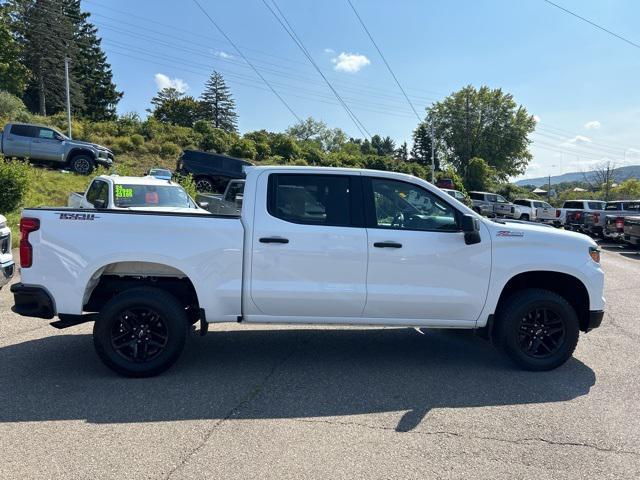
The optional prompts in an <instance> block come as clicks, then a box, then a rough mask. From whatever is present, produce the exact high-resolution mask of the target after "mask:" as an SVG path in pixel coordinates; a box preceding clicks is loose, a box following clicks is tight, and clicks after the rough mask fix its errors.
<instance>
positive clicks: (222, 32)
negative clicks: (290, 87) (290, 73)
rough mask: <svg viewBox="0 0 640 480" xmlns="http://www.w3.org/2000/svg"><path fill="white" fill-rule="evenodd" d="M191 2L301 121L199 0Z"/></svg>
mask: <svg viewBox="0 0 640 480" xmlns="http://www.w3.org/2000/svg"><path fill="white" fill-rule="evenodd" d="M193 2H194V3H195V4H196V5H197V6H198V8H199V9H200V10H201V11H202V13H204V15H205V16H206V17H207V18H208V19H209V21H210V22H211V23H212V24H213V26H214V27H216V29H217V30H218V32H220V33H221V34H222V36H223V37H224V38H225V39H226V40H227V42H229V43H230V44H231V46H232V47H233V48H234V49H235V50H236V52H238V55H240V56H241V57H242V58H243V60H244V61H245V62H247V63H248V64H249V65H250V66H251V68H252V69H253V71H254V72H256V75H258V76H259V77H260V78H261V79H262V81H263V82H264V83H265V84H266V85H267V87H269V90H271V91H272V92H273V94H274V95H275V96H276V97H278V98H279V99H280V101H281V102H282V103H283V105H284V106H285V107H287V110H289V112H291V114H292V115H293V116H294V117H295V118H296V120H298V121H299V122H301V121H302V119H301V118H300V117H299V116H298V115H297V114H296V112H294V111H293V109H292V108H291V107H290V106H289V104H288V103H287V102H286V101H285V100H284V98H282V97H281V96H280V94H279V93H278V92H276V90H275V88H273V87H272V86H271V84H270V83H269V81H268V80H267V79H266V78H264V76H263V75H262V74H261V73H260V71H259V70H258V69H257V68H256V67H254V66H253V63H251V62H250V61H249V59H248V58H247V57H245V56H244V53H242V50H240V49H239V48H238V47H237V46H236V44H235V43H233V40H231V39H230V38H229V36H228V35H227V34H226V33H224V30H222V29H221V28H220V27H219V26H218V24H217V23H216V22H215V20H214V19H213V18H211V16H210V15H209V14H208V13H207V11H206V10H205V9H204V8H202V5H200V2H199V1H198V0H193Z"/></svg>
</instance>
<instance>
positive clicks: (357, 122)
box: [262, 0, 371, 138]
mask: <svg viewBox="0 0 640 480" xmlns="http://www.w3.org/2000/svg"><path fill="white" fill-rule="evenodd" d="M272 2H273V5H274V6H275V7H276V9H277V10H278V13H280V15H281V16H282V19H280V17H279V16H278V15H277V14H276V12H275V11H274V10H273V8H271V6H270V5H269V4H268V3H267V2H266V0H262V3H264V5H265V6H266V7H267V8H268V9H269V11H270V12H271V14H272V15H273V16H274V18H275V19H276V20H277V21H278V23H279V24H280V26H281V27H282V28H283V29H284V31H285V32H287V34H288V35H289V36H290V37H291V39H292V40H293V42H294V43H295V44H296V45H297V46H298V48H300V50H301V51H302V53H303V54H304V55H305V56H306V57H307V60H309V62H310V63H311V65H313V67H314V68H315V69H316V71H317V72H318V74H319V75H320V76H321V77H322V79H323V80H324V81H325V82H326V84H327V85H328V86H329V89H330V90H331V91H332V92H333V94H334V95H335V97H336V98H337V99H338V101H339V102H340V104H341V105H342V107H343V108H344V109H345V111H346V112H347V115H349V117H350V118H351V120H352V121H353V123H354V124H355V125H356V127H357V128H358V130H360V133H361V134H362V135H363V136H364V135H365V133H366V135H367V136H368V137H369V138H371V134H370V133H369V131H368V130H367V128H366V127H365V126H364V125H363V123H362V122H361V121H360V120H359V119H358V117H357V116H356V115H355V114H354V113H353V112H352V111H351V109H350V108H349V107H348V106H347V104H346V103H345V102H344V100H343V99H342V97H341V96H340V94H339V93H338V92H337V91H336V89H335V88H333V85H332V84H331V82H330V81H329V80H328V79H327V77H326V76H325V75H324V73H322V70H320V68H319V67H318V65H317V64H316V62H315V61H314V60H313V57H312V56H311V54H310V53H309V51H308V50H307V48H306V47H305V46H304V44H303V43H302V40H300V38H299V37H298V35H297V34H296V32H295V30H294V29H293V27H292V26H291V24H290V23H289V21H288V20H287V17H286V16H285V15H284V13H282V10H280V8H279V7H278V4H277V3H276V2H275V0H272ZM282 20H284V21H285V23H286V26H285V24H284V23H283V22H282ZM287 27H288V28H287Z"/></svg>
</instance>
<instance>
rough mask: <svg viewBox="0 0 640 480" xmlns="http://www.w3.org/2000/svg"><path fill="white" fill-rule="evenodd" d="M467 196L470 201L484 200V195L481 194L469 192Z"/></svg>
mask: <svg viewBox="0 0 640 480" xmlns="http://www.w3.org/2000/svg"><path fill="white" fill-rule="evenodd" d="M469 196H470V197H471V199H472V200H484V195H483V194H482V193H476V192H471V193H470V194H469Z"/></svg>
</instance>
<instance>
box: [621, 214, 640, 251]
mask: <svg viewBox="0 0 640 480" xmlns="http://www.w3.org/2000/svg"><path fill="white" fill-rule="evenodd" d="M623 229H624V241H625V242H627V243H630V244H631V245H640V215H639V216H633V217H625V219H624V223H623Z"/></svg>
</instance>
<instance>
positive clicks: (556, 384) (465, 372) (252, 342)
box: [0, 328, 595, 431]
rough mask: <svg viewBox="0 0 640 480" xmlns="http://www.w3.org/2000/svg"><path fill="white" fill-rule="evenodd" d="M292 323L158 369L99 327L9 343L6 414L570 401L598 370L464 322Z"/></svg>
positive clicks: (170, 415)
mask: <svg viewBox="0 0 640 480" xmlns="http://www.w3.org/2000/svg"><path fill="white" fill-rule="evenodd" d="M426 332H427V333H426V334H425V335H420V334H418V333H417V332H416V331H415V330H413V329H403V328H393V329H373V328H372V329H317V330H313V329H281V330H274V329H269V330H244V331H242V330H234V331H226V332H212V333H209V335H208V336H206V337H196V336H192V337H191V338H190V339H189V342H188V344H187V349H186V350H185V353H184V354H183V356H182V357H181V359H180V360H179V361H178V362H177V364H176V365H174V367H173V368H172V369H170V370H169V371H168V372H166V373H165V374H163V375H161V376H159V377H155V378H149V379H127V378H122V377H119V376H117V375H115V374H114V373H112V372H111V371H110V370H108V369H107V368H106V367H104V366H103V365H102V364H101V363H100V361H99V360H98V358H97V356H96V355H95V353H94V351H93V345H92V340H91V336H90V335H79V334H76V335H56V336H51V337H46V338H42V339H38V340H32V341H28V342H24V343H20V344H15V345H10V346H6V347H4V348H0V365H1V366H2V368H1V369H0V422H32V421H44V420H86V421H87V422H91V423H126V422H157V421H177V420H195V419H221V418H233V419H271V418H309V417H326V416H343V415H360V414H369V413H378V412H404V411H406V413H405V414H404V416H402V418H401V419H400V421H399V423H398V425H397V427H396V429H397V430H398V431H408V430H411V429H413V428H415V427H416V426H417V425H418V424H419V423H420V422H421V421H422V420H423V418H424V417H425V415H427V413H428V412H429V410H431V409H433V408H462V407H483V406H494V405H495V406H499V405H514V404H531V403H548V402H563V401H568V400H572V399H574V398H576V397H579V396H582V395H586V394H587V393H588V392H589V390H590V388H591V387H592V386H593V385H594V384H595V374H594V372H593V370H591V369H590V368H589V367H588V366H586V365H585V364H583V363H582V362H580V361H579V360H577V359H571V360H569V362H567V364H565V365H564V366H562V367H560V368H558V369H556V370H554V371H551V372H541V373H532V372H524V371H520V370H518V369H516V368H515V367H513V366H512V365H511V364H510V363H509V362H508V361H507V360H506V359H505V358H504V357H503V356H502V355H501V354H499V353H498V352H496V351H495V350H494V348H493V347H492V346H491V345H490V344H489V343H487V342H486V341H484V340H482V339H480V338H478V337H476V336H474V335H473V334H472V333H470V332H464V331H438V330H427V331H426Z"/></svg>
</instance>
